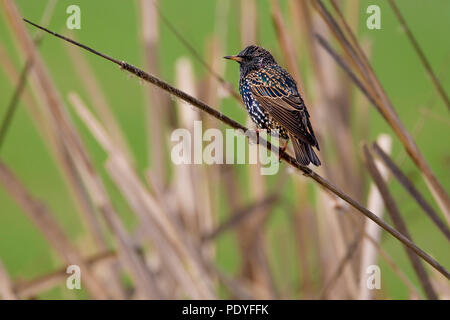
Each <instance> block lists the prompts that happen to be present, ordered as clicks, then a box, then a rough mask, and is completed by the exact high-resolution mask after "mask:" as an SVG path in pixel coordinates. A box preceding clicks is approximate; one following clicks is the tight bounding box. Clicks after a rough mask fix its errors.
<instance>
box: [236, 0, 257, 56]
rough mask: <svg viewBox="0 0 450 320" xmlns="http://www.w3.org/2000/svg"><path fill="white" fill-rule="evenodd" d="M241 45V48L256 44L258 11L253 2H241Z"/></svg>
mask: <svg viewBox="0 0 450 320" xmlns="http://www.w3.org/2000/svg"><path fill="white" fill-rule="evenodd" d="M240 12H241V19H240V22H241V28H240V30H241V32H240V35H241V44H242V47H243V48H245V47H246V46H249V45H252V44H255V43H256V39H257V38H258V37H257V32H258V10H257V7H256V1H255V0H248V1H241V10H240Z"/></svg>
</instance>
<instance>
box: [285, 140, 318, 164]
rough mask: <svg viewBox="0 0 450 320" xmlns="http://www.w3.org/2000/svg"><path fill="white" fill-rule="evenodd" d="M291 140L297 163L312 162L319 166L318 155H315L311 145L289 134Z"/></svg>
mask: <svg viewBox="0 0 450 320" xmlns="http://www.w3.org/2000/svg"><path fill="white" fill-rule="evenodd" d="M291 140H292V145H293V146H294V152H295V158H296V159H297V162H298V163H299V164H302V165H304V166H307V165H308V164H310V163H312V164H314V165H316V166H320V164H321V163H320V160H319V157H317V155H316V154H315V152H314V150H313V149H312V147H311V145H309V144H307V143H306V142H303V141H302V140H300V139H298V138H295V137H293V136H291Z"/></svg>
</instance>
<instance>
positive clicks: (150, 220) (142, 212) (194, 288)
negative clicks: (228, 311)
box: [74, 103, 214, 299]
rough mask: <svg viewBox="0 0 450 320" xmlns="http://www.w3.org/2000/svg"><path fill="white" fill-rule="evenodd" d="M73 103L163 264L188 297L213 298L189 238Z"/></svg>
mask: <svg viewBox="0 0 450 320" xmlns="http://www.w3.org/2000/svg"><path fill="white" fill-rule="evenodd" d="M74 107H75V111H76V112H77V114H78V115H79V117H80V118H81V119H82V120H83V121H84V122H85V124H86V126H87V127H88V129H89V130H90V131H91V133H92V134H93V136H94V137H95V138H96V140H97V141H98V142H99V144H100V145H101V146H102V147H103V148H104V149H105V151H106V152H107V153H108V154H109V156H110V157H109V160H108V161H107V163H106V168H107V170H108V172H109V174H110V176H111V177H112V179H113V181H114V182H115V183H116V185H117V186H118V188H119V190H121V192H122V194H123V195H124V197H125V198H126V199H127V200H128V202H129V204H130V206H131V207H132V208H133V209H134V211H135V213H136V214H137V216H138V218H139V219H140V221H141V224H142V225H143V227H144V228H146V233H147V236H148V237H150V238H151V239H153V244H154V245H155V246H156V247H157V248H158V252H159V254H160V255H161V258H162V259H164V260H165V262H166V264H167V265H166V266H167V267H169V268H170V269H171V270H172V273H173V276H174V277H176V278H177V279H178V281H179V282H180V285H182V286H183V288H184V290H185V291H186V293H188V294H189V295H190V296H191V297H192V298H200V299H202V298H203V299H206V298H213V297H214V294H213V293H212V290H211V287H210V283H209V282H210V279H209V277H208V274H207V273H206V272H205V271H204V270H203V266H202V263H201V260H200V258H199V256H198V254H197V253H196V251H195V250H194V249H193V247H192V246H190V245H191V243H190V241H189V240H190V239H188V237H187V236H186V235H185V234H184V232H183V230H181V229H180V228H179V227H178V226H177V225H176V224H175V223H173V222H172V221H171V220H170V217H169V216H168V215H167V214H166V213H165V212H164V210H163V208H162V206H161V205H160V203H159V202H157V201H156V199H154V198H153V197H152V196H151V195H150V193H149V192H148V191H147V190H146V189H145V187H144V186H143V184H142V183H141V182H140V180H139V178H138V177H137V176H136V173H135V172H134V170H133V169H132V167H131V166H130V164H129V163H128V162H127V160H126V158H125V157H124V156H123V155H122V154H121V152H120V150H119V149H118V148H117V147H116V146H115V145H114V144H113V143H112V141H111V139H110V137H109V136H108V134H107V132H106V131H105V130H104V128H103V127H102V126H101V125H100V124H99V123H98V121H97V120H96V119H95V118H94V117H93V116H92V114H91V113H90V112H89V111H88V109H87V108H86V107H85V106H84V105H83V104H82V103H77V104H74ZM184 268H185V269H184ZM183 270H185V271H183ZM186 275H189V277H186Z"/></svg>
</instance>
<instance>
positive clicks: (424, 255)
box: [24, 19, 450, 279]
mask: <svg viewBox="0 0 450 320" xmlns="http://www.w3.org/2000/svg"><path fill="white" fill-rule="evenodd" d="M24 21H25V22H27V23H29V24H31V25H33V26H35V27H36V28H39V29H41V30H44V31H46V32H48V33H50V34H52V35H54V36H55V37H58V38H60V39H63V40H65V41H67V42H70V43H72V44H74V45H76V46H78V47H81V48H83V49H85V50H87V51H89V52H91V53H94V54H95V55H98V56H100V57H102V58H104V59H106V60H109V61H111V62H113V63H115V64H117V65H118V66H120V68H121V69H124V70H126V71H128V72H130V73H132V74H134V75H135V76H137V77H138V78H140V79H142V80H145V81H147V82H150V83H151V84H153V85H155V86H157V87H159V88H161V89H162V90H164V91H167V92H168V93H170V94H171V95H174V96H176V97H178V98H180V99H182V100H184V101H186V102H188V103H189V104H191V105H193V106H195V107H197V108H199V109H201V110H202V111H204V112H206V113H208V114H209V115H211V116H213V117H215V118H216V119H218V120H220V121H222V122H223V123H225V124H227V125H229V126H231V127H232V128H234V129H238V130H243V131H244V132H246V131H248V129H247V128H246V127H245V126H243V125H241V124H240V123H238V122H236V121H235V120H233V119H231V118H229V117H227V116H226V115H224V114H222V113H221V112H219V111H217V110H215V109H213V108H212V107H210V106H208V105H207V104H205V103H204V102H202V101H200V100H198V99H196V98H194V97H193V96H191V95H189V94H187V93H185V92H183V91H181V90H179V89H177V88H175V87H173V86H172V85H170V84H168V83H167V82H165V81H163V80H161V79H159V78H157V77H155V76H153V75H151V74H148V73H146V72H145V71H143V70H141V69H139V68H137V67H135V66H133V65H131V64H129V63H127V62H126V61H120V60H118V59H115V58H113V57H110V56H108V55H106V54H103V53H100V52H98V51H96V50H94V49H92V48H90V47H88V46H86V45H84V44H81V43H78V42H76V41H74V40H72V39H69V38H67V37H64V36H62V35H60V34H57V33H55V32H53V31H50V30H49V29H47V28H44V27H41V26H39V25H37V24H35V23H33V22H31V21H29V20H27V19H24ZM250 139H251V140H253V141H254V142H255V143H256V142H257V141H256V137H251V138H250ZM263 140H264V139H262V138H261V137H260V138H259V143H262V144H263V145H264V146H265V148H267V149H268V150H271V144H270V143H269V142H267V141H263ZM280 159H283V160H284V161H285V162H286V163H288V164H289V165H291V166H292V167H294V168H296V169H298V170H300V171H301V172H302V173H303V174H304V175H305V176H307V177H309V178H311V179H313V180H314V181H315V182H317V183H318V184H319V185H320V186H322V187H323V188H324V189H326V190H328V191H329V192H331V193H333V194H334V195H336V196H338V197H339V198H341V199H342V200H344V201H345V202H347V203H348V204H350V205H351V206H352V207H353V208H355V209H356V210H357V211H359V212H360V213H362V214H363V215H365V216H366V217H367V218H369V219H371V220H372V221H374V222H375V223H376V224H378V225H379V226H380V227H381V228H383V229H385V230H386V231H387V232H389V233H390V234H391V235H392V236H394V237H395V238H397V239H398V240H399V241H400V242H402V243H403V244H404V245H405V246H407V247H408V248H410V249H411V250H412V251H413V252H414V253H415V254H416V255H418V256H420V257H421V258H422V259H424V260H425V261H426V262H427V263H428V264H430V265H431V266H432V267H433V268H435V269H436V270H438V271H439V272H440V273H442V274H443V275H444V276H445V277H446V278H447V279H450V273H449V272H448V271H447V270H446V269H445V268H444V267H443V266H442V265H441V264H439V263H438V262H437V261H436V260H435V259H433V258H432V257H431V256H430V255H428V254H427V253H426V252H424V251H423V250H422V249H420V248H419V247H417V246H416V245H415V244H414V243H413V242H412V241H411V240H409V239H408V237H406V236H405V235H403V234H402V233H400V232H399V231H397V230H396V229H395V228H393V227H392V226H391V225H389V224H387V223H386V222H384V221H383V220H382V219H380V218H378V217H377V216H376V215H375V214H374V213H372V212H371V211H369V210H368V209H367V208H365V207H364V206H362V205H361V204H360V203H359V202H358V201H356V200H354V199H353V198H352V197H350V196H349V195H347V194H346V193H345V192H343V191H342V190H340V189H339V188H338V187H336V186H334V185H333V184H332V183H331V182H329V181H327V180H326V179H325V178H323V177H322V176H320V175H319V174H317V173H316V172H314V171H313V170H311V169H310V168H308V167H305V166H302V165H299V164H298V163H297V161H296V160H295V159H294V158H293V157H292V156H290V155H288V154H287V153H285V152H283V153H281V154H280Z"/></svg>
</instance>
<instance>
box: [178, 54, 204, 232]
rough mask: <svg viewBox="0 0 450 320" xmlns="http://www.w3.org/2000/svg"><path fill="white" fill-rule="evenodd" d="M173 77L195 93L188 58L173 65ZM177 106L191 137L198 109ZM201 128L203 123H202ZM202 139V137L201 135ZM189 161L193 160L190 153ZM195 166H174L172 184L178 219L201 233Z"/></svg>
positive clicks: (188, 228) (179, 85)
mask: <svg viewBox="0 0 450 320" xmlns="http://www.w3.org/2000/svg"><path fill="white" fill-rule="evenodd" d="M175 77H176V84H177V87H178V88H180V89H181V90H183V91H184V92H187V93H188V94H192V95H196V86H195V79H194V73H193V68H192V65H191V63H190V61H189V60H187V59H186V58H180V59H178V60H177V62H176V65H175ZM176 103H177V106H178V107H179V111H180V114H179V116H180V125H181V126H182V127H184V128H186V129H187V130H189V132H190V134H191V137H192V136H193V135H194V122H195V121H200V113H199V111H198V110H194V109H192V108H190V107H189V105H187V104H186V102H184V101H181V100H178V101H177V102H176ZM202 128H203V123H202ZM201 138H202V140H203V137H201ZM191 147H192V149H191V150H193V151H194V153H195V152H201V149H199V148H196V144H195V142H194V145H193V146H191ZM191 157H192V158H191V159H189V160H190V161H192V160H193V157H194V156H193V155H191ZM195 167H196V166H193V165H189V164H180V165H177V166H175V168H174V170H175V178H174V181H176V184H175V186H174V188H175V193H176V199H177V204H178V207H179V211H180V217H179V218H180V219H181V220H182V221H183V222H184V224H185V227H186V229H187V230H190V231H191V232H192V234H197V235H199V236H200V235H201V232H200V230H199V222H200V218H201V217H200V216H199V215H198V213H199V211H198V204H200V203H202V202H196V200H197V199H198V198H197V197H196V192H197V191H198V190H196V188H195V182H194V180H195V179H197V177H196V176H195V173H196V171H197V170H195Z"/></svg>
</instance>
